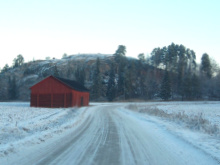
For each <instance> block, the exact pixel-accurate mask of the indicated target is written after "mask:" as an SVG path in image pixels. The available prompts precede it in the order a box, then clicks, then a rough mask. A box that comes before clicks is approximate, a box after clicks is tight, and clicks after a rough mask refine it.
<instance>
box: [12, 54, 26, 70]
mask: <svg viewBox="0 0 220 165" xmlns="http://www.w3.org/2000/svg"><path fill="white" fill-rule="evenodd" d="M23 64H24V57H23V56H22V55H21V54H19V55H18V56H17V58H15V59H14V61H13V67H14V68H16V67H18V66H21V65H23Z"/></svg>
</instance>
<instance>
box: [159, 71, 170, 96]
mask: <svg viewBox="0 0 220 165" xmlns="http://www.w3.org/2000/svg"><path fill="white" fill-rule="evenodd" d="M170 97H171V86H170V78H169V73H168V71H165V74H164V77H163V81H162V84H161V88H160V98H161V99H163V100H168V99H169V98H170Z"/></svg>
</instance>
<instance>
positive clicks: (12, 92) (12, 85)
mask: <svg viewBox="0 0 220 165" xmlns="http://www.w3.org/2000/svg"><path fill="white" fill-rule="evenodd" d="M8 85H9V87H8V94H9V99H10V100H15V99H16V98H17V86H16V79H15V77H13V78H12V79H11V77H9V80H8Z"/></svg>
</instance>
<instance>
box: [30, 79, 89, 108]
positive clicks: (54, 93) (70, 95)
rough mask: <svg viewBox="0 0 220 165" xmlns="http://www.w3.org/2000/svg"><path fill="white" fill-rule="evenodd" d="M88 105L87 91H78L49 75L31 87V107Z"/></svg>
mask: <svg viewBox="0 0 220 165" xmlns="http://www.w3.org/2000/svg"><path fill="white" fill-rule="evenodd" d="M87 105H89V92H80V91H76V90H74V89H71V88H70V87H68V86H67V85H65V84H63V83H62V82H60V81H58V80H57V79H55V78H54V77H52V76H50V77H48V78H46V79H44V80H42V81H41V82H39V83H37V84H36V85H34V86H32V87H31V106H32V107H73V106H87Z"/></svg>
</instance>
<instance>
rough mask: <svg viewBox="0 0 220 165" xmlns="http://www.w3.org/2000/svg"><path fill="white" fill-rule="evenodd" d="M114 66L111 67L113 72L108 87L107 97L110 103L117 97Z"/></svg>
mask: <svg viewBox="0 0 220 165" xmlns="http://www.w3.org/2000/svg"><path fill="white" fill-rule="evenodd" d="M114 69H115V68H114V64H113V63H112V65H111V70H110V74H109V80H108V87H107V92H106V96H107V99H108V100H109V101H113V100H114V98H115V97H116V84H115V71H114Z"/></svg>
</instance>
